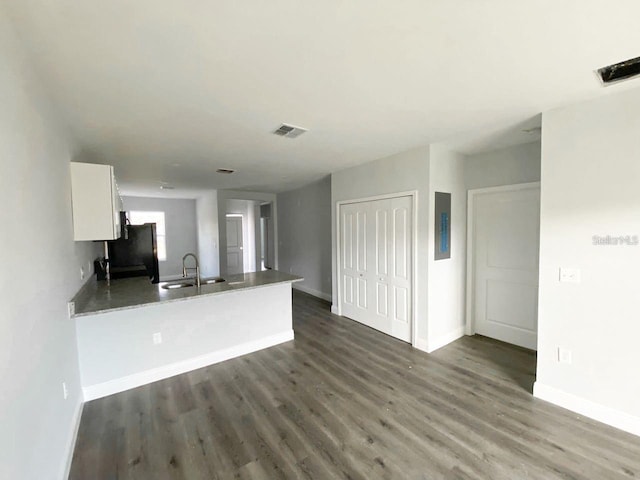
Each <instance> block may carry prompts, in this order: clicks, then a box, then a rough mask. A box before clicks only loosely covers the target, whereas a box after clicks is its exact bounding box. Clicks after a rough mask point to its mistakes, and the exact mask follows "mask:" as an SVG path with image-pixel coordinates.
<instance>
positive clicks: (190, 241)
mask: <svg viewBox="0 0 640 480" xmlns="http://www.w3.org/2000/svg"><path fill="white" fill-rule="evenodd" d="M122 201H123V203H124V209H125V210H126V211H131V210H141V211H154V212H164V220H165V226H166V241H167V259H166V260H165V261H160V262H159V265H160V277H161V278H162V279H163V280H164V279H167V278H169V279H170V278H172V277H176V276H182V257H183V255H184V254H186V253H197V250H198V237H197V230H198V228H197V222H196V202H195V200H189V199H177V198H146V197H123V198H122ZM192 262H193V259H191V260H190V261H189V265H190V266H191V265H192Z"/></svg>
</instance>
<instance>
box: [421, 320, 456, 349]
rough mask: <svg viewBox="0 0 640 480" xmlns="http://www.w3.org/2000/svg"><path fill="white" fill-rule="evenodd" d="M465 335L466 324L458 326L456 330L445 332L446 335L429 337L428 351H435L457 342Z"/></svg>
mask: <svg viewBox="0 0 640 480" xmlns="http://www.w3.org/2000/svg"><path fill="white" fill-rule="evenodd" d="M462 337H464V326H461V327H458V328H456V329H455V330H452V331H450V332H449V333H445V334H444V335H440V336H438V337H436V338H434V339H431V338H430V339H429V340H427V342H426V347H427V348H426V350H425V351H426V352H427V353H433V352H435V351H436V350H438V349H439V348H442V347H444V346H445V345H449V344H450V343H451V342H455V341H456V340H458V339H459V338H462Z"/></svg>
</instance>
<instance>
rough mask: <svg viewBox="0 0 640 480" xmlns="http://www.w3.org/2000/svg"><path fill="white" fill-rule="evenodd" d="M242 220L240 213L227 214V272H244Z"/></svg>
mask: <svg viewBox="0 0 640 480" xmlns="http://www.w3.org/2000/svg"><path fill="white" fill-rule="evenodd" d="M242 221H243V219H242V215H235V214H227V270H228V272H229V274H236V273H244V242H243V238H242V237H243V231H242Z"/></svg>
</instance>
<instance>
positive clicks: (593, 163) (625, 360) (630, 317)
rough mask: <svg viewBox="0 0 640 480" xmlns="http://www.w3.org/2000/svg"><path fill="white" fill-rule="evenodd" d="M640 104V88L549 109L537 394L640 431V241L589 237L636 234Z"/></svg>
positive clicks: (639, 206)
mask: <svg viewBox="0 0 640 480" xmlns="http://www.w3.org/2000/svg"><path fill="white" fill-rule="evenodd" d="M611 88H613V87H611ZM638 112H640V89H635V90H631V91H628V92H625V93H622V94H615V95H610V96H606V97H602V98H600V99H598V100H594V101H590V102H586V103H581V104H578V105H574V106H570V107H566V108H562V109H558V110H553V111H551V112H547V113H545V114H544V115H543V124H542V126H543V132H542V133H543V135H542V190H541V195H542V200H541V229H540V298H539V334H538V371H537V382H536V386H535V393H536V395H538V396H542V397H543V398H547V399H549V400H552V401H554V402H556V403H560V404H562V405H564V406H567V407H568V408H572V409H574V410H577V411H581V412H582V413H583V414H586V415H590V416H593V417H595V418H598V419H600V420H603V421H606V422H609V423H611V424H614V425H617V426H618V427H620V428H625V429H627V430H629V431H633V432H635V433H636V434H639V435H640V401H639V399H640V376H639V375H638V365H640V349H639V348H638V338H640V321H639V318H640V296H639V295H638V287H639V286H640V246H594V245H592V236H593V235H607V234H609V235H640V134H639V132H640V115H639V114H638ZM563 266H564V267H574V268H579V269H580V270H581V272H582V281H581V283H580V284H571V283H560V282H559V280H558V278H559V274H558V269H559V267H563ZM558 347H563V348H566V349H569V350H571V351H572V354H573V361H572V363H571V364H561V363H559V362H558V350H557V349H558Z"/></svg>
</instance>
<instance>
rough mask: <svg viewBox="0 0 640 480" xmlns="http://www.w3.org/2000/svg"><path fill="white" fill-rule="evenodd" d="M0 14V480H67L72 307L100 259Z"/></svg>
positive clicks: (77, 398)
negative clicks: (85, 238) (79, 231)
mask: <svg viewBox="0 0 640 480" xmlns="http://www.w3.org/2000/svg"><path fill="white" fill-rule="evenodd" d="M1 10H2V7H0V105H2V108H0V162H1V165H2V166H1V171H2V173H1V174H0V191H2V195H3V208H2V210H1V211H0V225H2V227H1V228H2V234H1V235H0V265H2V271H1V273H0V305H1V307H0V384H1V385H2V387H1V389H0V392H1V393H0V425H1V426H2V427H1V428H0V478H7V479H9V478H11V479H18V478H19V479H27V480H29V479H34V480H39V479H45V478H46V479H49V478H62V477H63V476H64V472H65V469H66V462H67V459H68V458H69V454H70V451H71V448H72V444H71V442H72V439H73V435H74V432H75V425H76V415H77V414H78V413H79V411H80V406H81V400H82V398H81V390H80V376H79V370H78V361H77V349H76V339H75V326H74V322H73V321H72V320H70V319H69V318H68V314H67V301H68V300H69V299H71V297H73V295H74V294H75V293H76V292H77V290H78V289H79V288H80V286H81V284H82V283H83V282H82V281H81V280H80V268H81V267H83V268H84V269H85V272H87V274H88V273H89V272H91V271H92V269H93V265H92V260H93V259H94V258H95V257H96V256H97V255H98V250H97V249H96V245H97V244H94V243H91V242H78V243H75V242H74V241H73V227H72V218H71V185H70V171H69V161H70V160H71V159H72V156H73V153H72V148H71V145H70V143H69V142H68V141H67V138H68V136H67V134H66V133H65V130H64V128H63V124H62V123H61V122H60V121H59V120H58V117H57V116H56V115H55V112H52V111H51V109H50V108H49V105H48V103H47V102H46V101H45V100H44V97H43V96H42V95H41V91H40V88H39V84H38V82H37V80H36V79H35V78H34V75H33V74H32V71H31V70H30V69H29V68H28V66H27V59H25V57H24V56H23V54H22V51H21V49H20V47H19V45H18V44H17V42H16V37H15V36H14V32H13V30H12V27H11V25H9V24H8V23H7V21H6V15H4V13H3V12H2V11H1ZM89 281H91V280H89ZM63 381H64V382H66V384H67V388H68V390H69V398H68V399H67V400H64V399H63V396H62V382H63Z"/></svg>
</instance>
